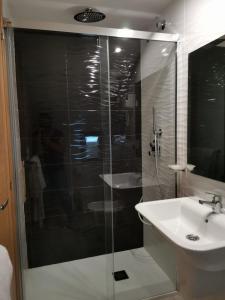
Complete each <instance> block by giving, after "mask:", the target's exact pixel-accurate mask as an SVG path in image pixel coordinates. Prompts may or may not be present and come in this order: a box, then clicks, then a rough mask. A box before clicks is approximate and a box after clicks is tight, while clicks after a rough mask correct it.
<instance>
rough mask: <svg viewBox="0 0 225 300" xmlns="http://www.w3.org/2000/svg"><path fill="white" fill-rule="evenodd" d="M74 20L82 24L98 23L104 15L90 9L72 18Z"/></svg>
mask: <svg viewBox="0 0 225 300" xmlns="http://www.w3.org/2000/svg"><path fill="white" fill-rule="evenodd" d="M74 19H75V20H76V21H78V22H82V23H94V22H100V21H102V20H104V19H105V14H103V13H102V12H100V11H94V10H93V9H92V8H87V9H85V11H83V12H80V13H78V14H76V15H75V16H74Z"/></svg>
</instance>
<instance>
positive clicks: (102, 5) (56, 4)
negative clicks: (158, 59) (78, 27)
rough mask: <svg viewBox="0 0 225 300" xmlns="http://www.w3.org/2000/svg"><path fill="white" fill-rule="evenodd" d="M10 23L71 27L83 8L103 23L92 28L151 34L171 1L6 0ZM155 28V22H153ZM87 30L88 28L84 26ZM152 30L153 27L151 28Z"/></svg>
mask: <svg viewBox="0 0 225 300" xmlns="http://www.w3.org/2000/svg"><path fill="white" fill-rule="evenodd" d="M5 1H7V4H8V9H9V12H10V15H11V18H12V20H25V19H26V20H27V19H29V20H34V21H47V22H58V23H64V24H71V23H74V24H76V22H75V21H74V20H73V16H74V14H76V13H78V12H80V11H81V10H82V9H83V8H87V7H91V8H96V9H97V10H100V11H102V12H104V13H105V14H106V19H105V20H103V21H101V22H99V23H95V24H94V26H101V27H111V28H123V27H127V28H131V29H135V30H146V31H147V30H151V29H152V26H153V22H154V21H155V19H156V18H157V17H158V16H159V15H160V14H161V13H162V11H163V10H164V9H165V8H166V7H167V6H168V5H169V4H170V3H171V2H172V1H173V0H5ZM154 24H155V22H154ZM87 26H90V25H87ZM154 26H155V25H154Z"/></svg>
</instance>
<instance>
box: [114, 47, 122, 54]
mask: <svg viewBox="0 0 225 300" xmlns="http://www.w3.org/2000/svg"><path fill="white" fill-rule="evenodd" d="M121 51H122V49H121V48H120V47H116V48H115V50H114V53H120V52H121Z"/></svg>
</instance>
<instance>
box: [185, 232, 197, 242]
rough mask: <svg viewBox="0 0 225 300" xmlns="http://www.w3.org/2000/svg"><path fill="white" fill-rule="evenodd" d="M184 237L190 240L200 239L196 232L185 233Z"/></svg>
mask: <svg viewBox="0 0 225 300" xmlns="http://www.w3.org/2000/svg"><path fill="white" fill-rule="evenodd" d="M186 239H188V240H190V241H194V242H195V241H198V240H200V237H199V236H198V235H196V234H187V235H186Z"/></svg>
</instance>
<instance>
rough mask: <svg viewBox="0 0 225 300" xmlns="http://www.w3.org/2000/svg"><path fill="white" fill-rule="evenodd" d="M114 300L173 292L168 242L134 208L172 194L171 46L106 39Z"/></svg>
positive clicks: (172, 257)
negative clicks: (107, 45) (145, 222)
mask: <svg viewBox="0 0 225 300" xmlns="http://www.w3.org/2000/svg"><path fill="white" fill-rule="evenodd" d="M109 64H110V66H109V70H110V96H111V103H110V107H111V147H112V191H113V206H114V209H113V235H114V271H115V273H114V277H115V280H116V281H115V299H116V300H126V299H127V300H128V299H129V300H139V299H147V298H150V297H153V296H158V295H161V294H166V293H169V292H172V291H175V290H176V264H175V255H174V251H173V248H172V246H171V245H170V244H169V243H168V242H167V241H166V240H165V239H164V238H163V237H162V236H161V235H160V234H159V233H158V232H157V231H156V230H155V229H154V228H153V226H151V225H150V224H148V225H145V224H143V223H142V222H141V220H140V219H139V217H138V214H137V212H136V210H135V205H136V204H137V203H139V202H140V201H154V200H158V199H168V198H174V197H175V196H176V182H175V174H174V173H173V171H171V170H170V169H169V168H168V165H169V164H174V163H175V160H176V155H175V153H176V151H175V146H176V136H175V120H176V93H175V91H176V44H175V43H173V42H160V41H147V40H140V39H131V38H115V37H110V38H109Z"/></svg>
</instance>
